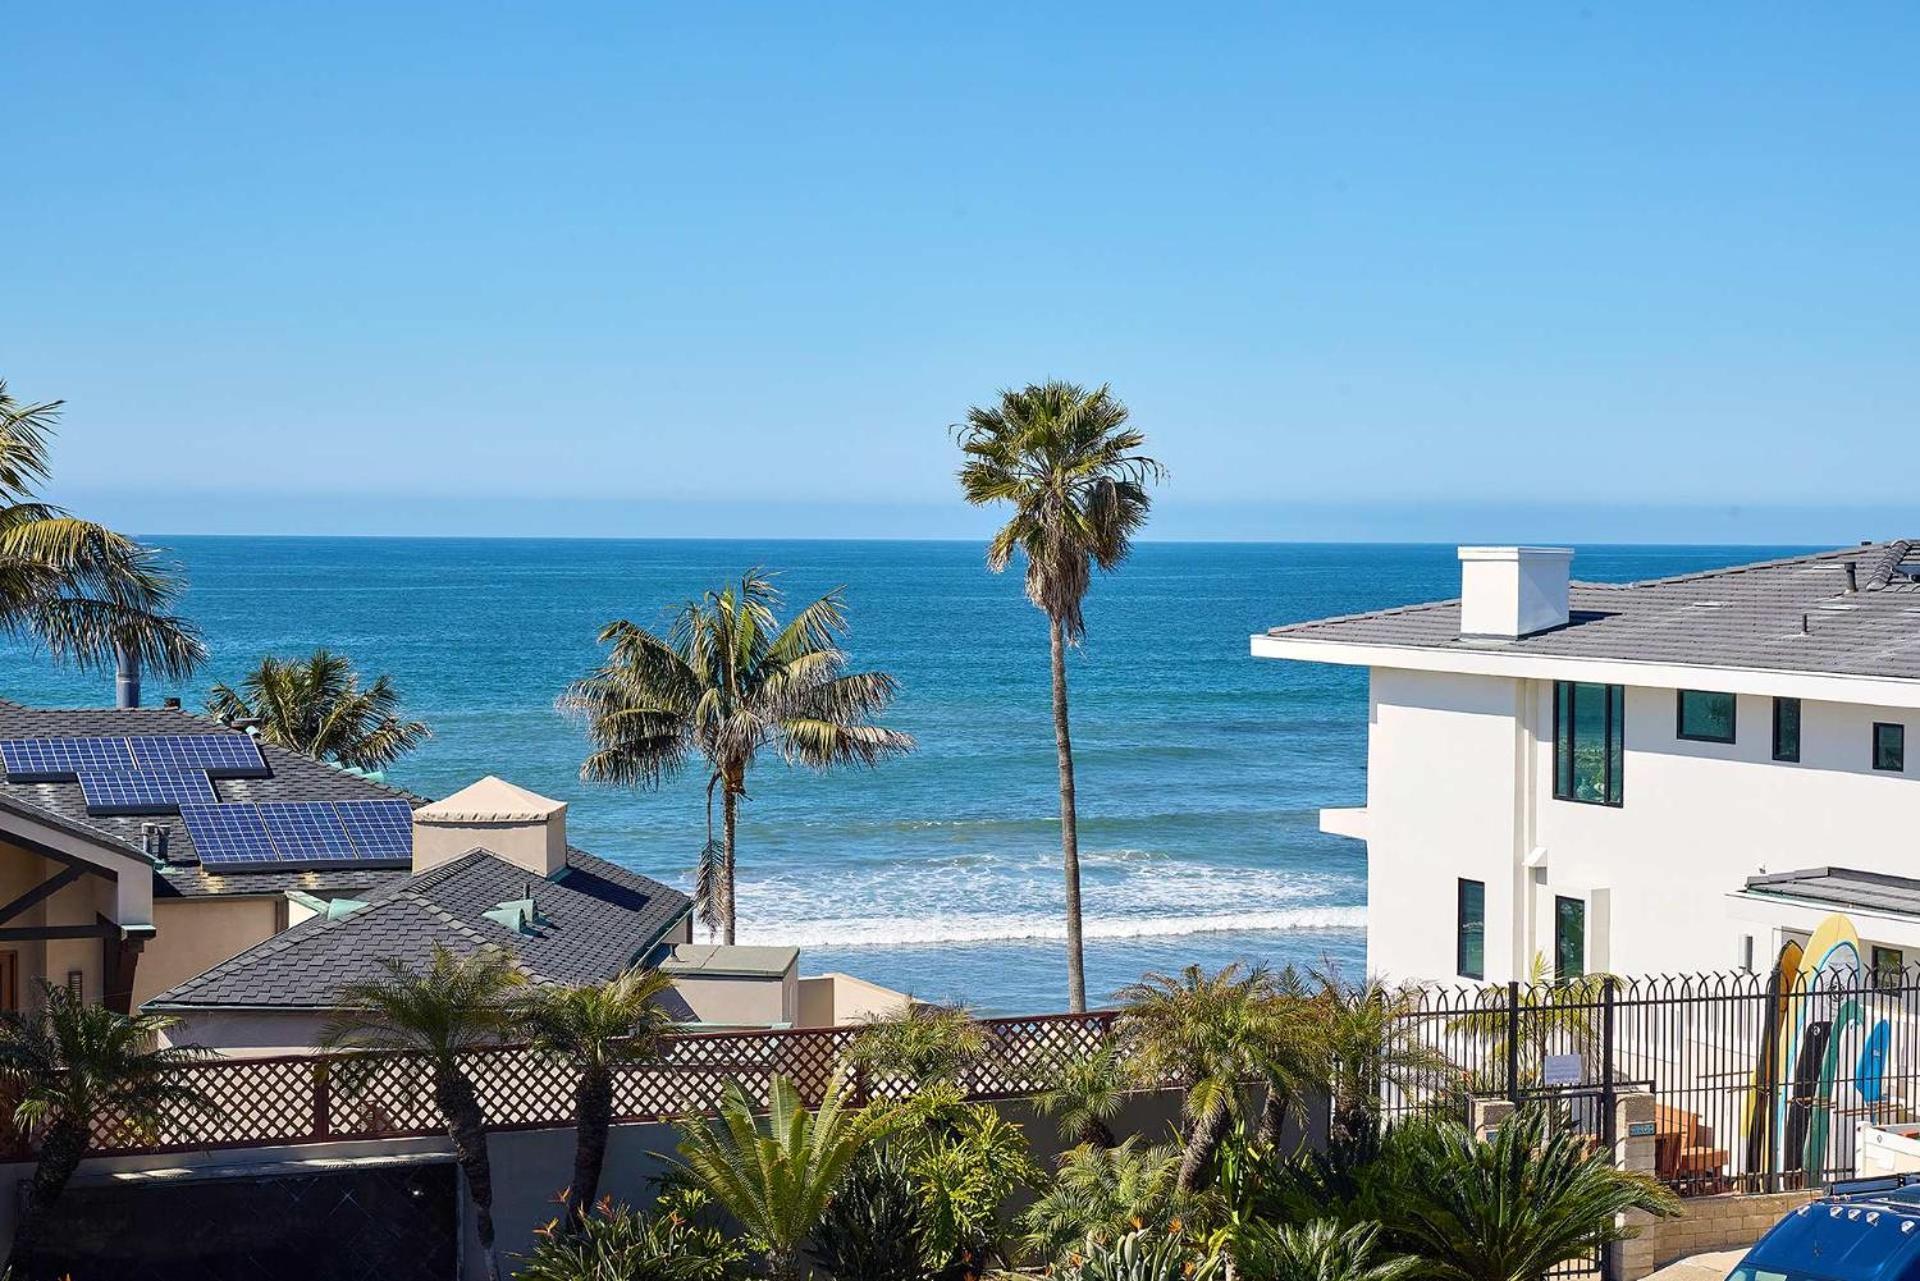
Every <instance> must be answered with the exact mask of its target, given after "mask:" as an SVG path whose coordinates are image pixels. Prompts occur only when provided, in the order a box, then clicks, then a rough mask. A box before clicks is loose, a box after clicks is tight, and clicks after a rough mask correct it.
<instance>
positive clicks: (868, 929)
mask: <svg viewBox="0 0 1920 1281" xmlns="http://www.w3.org/2000/svg"><path fill="white" fill-rule="evenodd" d="M1366 923H1367V910H1366V908H1364V907H1335V906H1330V907H1289V908H1277V909H1272V910H1268V911H1257V912H1218V913H1213V914H1202V915H1188V916H1135V917H1096V916H1089V917H1088V918H1087V920H1086V922H1085V926H1084V931H1083V933H1084V937H1086V938H1088V939H1133V938H1174V937H1179V936H1181V935H1187V934H1219V933H1229V932H1238V931H1243V930H1358V929H1364V928H1365V927H1366ZM740 935H741V937H742V938H743V939H747V940H749V941H751V942H753V943H764V944H768V945H770V946H777V947H800V948H816V947H906V946H917V945H922V944H936V943H991V942H1017V941H1021V940H1031V941H1035V942H1044V941H1052V940H1060V939H1065V938H1066V936H1067V933H1066V925H1065V923H1064V922H1063V921H1062V920H1061V919H1060V918H1058V917H1039V916H1015V915H1005V916H931V917H895V918H887V917H851V918H845V917H843V918H838V919H821V920H810V921H793V920H786V921H768V922H765V923H762V922H758V921H755V920H753V919H751V918H748V919H745V920H743V921H742V922H741V924H740Z"/></svg>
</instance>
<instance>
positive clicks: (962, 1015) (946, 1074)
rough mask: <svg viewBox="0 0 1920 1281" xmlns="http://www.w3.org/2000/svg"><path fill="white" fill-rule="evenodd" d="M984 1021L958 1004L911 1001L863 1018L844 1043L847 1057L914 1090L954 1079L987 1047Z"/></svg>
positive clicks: (857, 1065) (882, 1076)
mask: <svg viewBox="0 0 1920 1281" xmlns="http://www.w3.org/2000/svg"><path fill="white" fill-rule="evenodd" d="M988 1043H989V1039H988V1036H987V1029H986V1027H985V1026H984V1025H983V1024H982V1023H981V1022H980V1020H978V1019H977V1018H975V1017H974V1016H973V1011H972V1010H969V1009H967V1008H966V1007H965V1006H964V1005H922V1004H920V1003H919V1002H914V1003H912V1004H910V1005H908V1006H907V1007H906V1008H905V1009H903V1010H900V1011H898V1012H897V1013H894V1014H887V1015H882V1016H880V1017H877V1018H874V1019H872V1020H870V1021H868V1022H867V1023H866V1025H865V1026H863V1027H862V1028H861V1030H860V1034H859V1035H858V1036H856V1037H855V1038H854V1041H853V1044H852V1045H850V1046H848V1047H847V1062H848V1063H849V1064H851V1065H852V1066H854V1067H856V1068H859V1069H860V1070H861V1071H863V1072H866V1073H867V1074H868V1075H869V1076H870V1077H877V1078H880V1079H882V1080H898V1081H904V1082H906V1083H907V1084H908V1085H911V1086H912V1087H913V1088H914V1090H915V1091H916V1092H917V1091H919V1090H921V1089H924V1088H925V1087H926V1086H929V1085H934V1084H948V1085H952V1084H957V1083H958V1082H959V1080H960V1078H961V1076H962V1075H963V1074H964V1073H965V1072H966V1070H967V1069H968V1068H970V1067H972V1066H973V1065H974V1064H975V1063H978V1062H979V1061H980V1059H981V1057H982V1056H983V1055H985V1054H986V1052H987V1049H988Z"/></svg>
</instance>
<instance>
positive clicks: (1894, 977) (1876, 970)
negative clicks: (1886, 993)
mask: <svg viewBox="0 0 1920 1281" xmlns="http://www.w3.org/2000/svg"><path fill="white" fill-rule="evenodd" d="M1868 956H1869V957H1870V958H1871V960H1872V964H1873V981H1874V984H1875V985H1876V986H1878V987H1882V988H1888V989H1892V988H1897V987H1899V986H1900V982H1901V978H1902V976H1903V975H1904V974H1905V973H1906V970H1907V958H1906V954H1905V953H1903V952H1902V951H1901V950H1900V949H1899V948H1897V947H1880V946H1879V945H1877V944H1876V945H1875V946H1874V948H1873V950H1872V951H1871V952H1869V953H1868Z"/></svg>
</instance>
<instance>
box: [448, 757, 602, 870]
mask: <svg viewBox="0 0 1920 1281" xmlns="http://www.w3.org/2000/svg"><path fill="white" fill-rule="evenodd" d="M476 849H483V850H486V851H487V852H488V853H490V854H493V855H495V856H496V857H499V858H501V859H504V860H505V861H507V862H509V863H512V864H513V865H514V866H515V867H519V868H523V869H525V870H526V871H529V872H532V873H533V874H534V875H535V876H539V877H547V876H552V875H554V874H555V873H556V872H558V871H560V870H561V869H562V868H564V867H566V865H567V806H566V803H565V802H564V801H556V800H551V799H549V798H547V797H545V796H539V795H536V794H535V793H533V792H529V791H528V790H527V789H526V788H524V787H515V786H514V785H513V784H512V783H509V782H507V781H506V780H504V779H499V778H492V777H488V778H483V779H481V780H480V781H479V782H477V783H474V784H473V785H471V786H469V787H463V788H461V789H460V790H459V791H457V792H455V793H454V794H453V795H452V796H449V797H447V798H446V799H445V800H440V801H435V802H434V803H433V804H431V805H422V806H421V807H420V808H419V809H417V810H415V811H414V812H413V871H414V874H415V875H416V876H417V875H419V874H420V873H421V872H424V871H427V870H428V869H429V868H434V867H438V866H439V865H440V864H442V863H450V862H452V861H453V860H454V859H456V858H459V857H460V856H461V855H463V854H466V853H469V852H471V851H473V850H476Z"/></svg>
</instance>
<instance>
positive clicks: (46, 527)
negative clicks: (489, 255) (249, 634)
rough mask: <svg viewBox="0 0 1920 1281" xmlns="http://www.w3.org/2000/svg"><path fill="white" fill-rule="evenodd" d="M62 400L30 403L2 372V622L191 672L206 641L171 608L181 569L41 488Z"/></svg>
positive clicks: (83, 662)
mask: <svg viewBox="0 0 1920 1281" xmlns="http://www.w3.org/2000/svg"><path fill="white" fill-rule="evenodd" d="M61 403H62V402H60V401H57V400H50V401H43V402H40V403H38V404H27V403H23V402H21V401H20V400H17V399H16V398H15V397H14V396H13V395H12V394H11V393H10V392H9V391H8V390H7V384H6V381H5V380H4V379H0V630H5V631H8V632H11V633H13V634H15V635H23V636H30V637H32V638H34V639H35V640H37V641H38V642H39V643H40V644H41V645H43V646H45V647H46V649H47V651H48V652H49V653H50V654H52V655H53V656H54V657H55V658H58V659H61V660H64V661H67V662H72V663H77V664H79V665H80V666H82V667H104V666H110V665H112V664H114V663H116V662H119V661H121V660H123V659H133V660H136V661H137V662H138V663H140V664H141V665H142V666H144V667H146V668H149V669H151V670H153V671H157V672H159V673H161V674H162V675H164V676H167V677H168V678H170V679H176V680H177V679H181V678H184V677H186V676H188V675H190V674H192V672H193V670H194V669H195V668H196V667H198V666H199V665H200V663H201V661H202V660H203V659H205V658H206V647H205V646H204V645H202V644H201V641H200V636H199V633H198V632H197V631H196V630H195V629H194V627H193V625H192V624H190V623H188V622H186V621H185V620H183V619H181V618H180V617H178V616H177V615H175V614H173V613H172V612H171V611H172V608H173V605H174V602H175V601H176V600H177V599H178V598H179V595H180V591H181V587H182V584H181V582H180V579H179V578H178V577H177V576H176V575H175V574H174V573H173V572H172V571H171V570H170V569H168V568H167V567H166V566H165V565H164V564H163V563H162V562H161V560H160V558H159V555H158V554H157V553H156V552H155V551H154V549H153V548H151V547H146V546H143V545H141V544H140V543H137V542H135V541H134V540H133V539H131V538H128V537H126V536H125V535H124V534H116V533H114V532H113V531H112V530H110V529H108V528H106V527H105V526H104V525H97V524H95V523H93V522H92V521H87V520H81V519H80V518H78V517H76V516H71V515H69V514H67V513H66V512H65V511H63V510H61V509H60V508H58V507H54V506H51V505H50V504H47V503H43V502H41V501H39V500H38V499H37V498H36V497H35V496H34V490H35V488H36V486H38V485H39V484H40V483H41V482H42V481H45V480H46V479H47V476H48V445H49V442H50V440H51V438H52V435H53V430H54V426H55V424H56V423H57V422H58V421H59V416H60V407H61Z"/></svg>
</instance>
